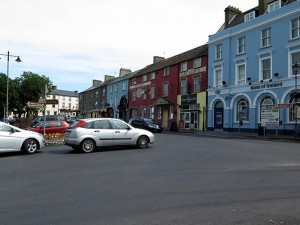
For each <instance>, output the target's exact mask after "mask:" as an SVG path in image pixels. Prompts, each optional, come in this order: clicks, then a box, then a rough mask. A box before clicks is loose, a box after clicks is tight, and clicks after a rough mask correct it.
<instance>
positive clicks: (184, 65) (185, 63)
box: [180, 62, 187, 72]
mask: <svg viewBox="0 0 300 225" xmlns="http://www.w3.org/2000/svg"><path fill="white" fill-rule="evenodd" d="M186 70H187V62H183V63H181V64H180V71H181V72H183V71H186Z"/></svg>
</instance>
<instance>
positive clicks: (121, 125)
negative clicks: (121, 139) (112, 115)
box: [111, 120, 128, 130]
mask: <svg viewBox="0 0 300 225" xmlns="http://www.w3.org/2000/svg"><path fill="white" fill-rule="evenodd" d="M111 125H112V128H113V129H123V130H126V129H128V125H127V124H125V123H123V122H122V121H119V120H112V121H111Z"/></svg>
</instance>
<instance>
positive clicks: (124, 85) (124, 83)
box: [122, 81, 126, 91]
mask: <svg viewBox="0 0 300 225" xmlns="http://www.w3.org/2000/svg"><path fill="white" fill-rule="evenodd" d="M122 86H123V91H125V90H126V82H125V81H124V82H123V85H122Z"/></svg>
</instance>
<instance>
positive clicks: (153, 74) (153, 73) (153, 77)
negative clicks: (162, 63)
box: [150, 72, 156, 80]
mask: <svg viewBox="0 0 300 225" xmlns="http://www.w3.org/2000/svg"><path fill="white" fill-rule="evenodd" d="M155 75H156V72H151V73H150V80H154V79H155Z"/></svg>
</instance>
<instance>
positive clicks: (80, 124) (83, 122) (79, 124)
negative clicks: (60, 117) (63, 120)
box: [75, 121, 86, 128]
mask: <svg viewBox="0 0 300 225" xmlns="http://www.w3.org/2000/svg"><path fill="white" fill-rule="evenodd" d="M78 122H79V123H77V124H76V125H75V128H78V127H82V126H83V125H85V124H86V122H85V121H78Z"/></svg>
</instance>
